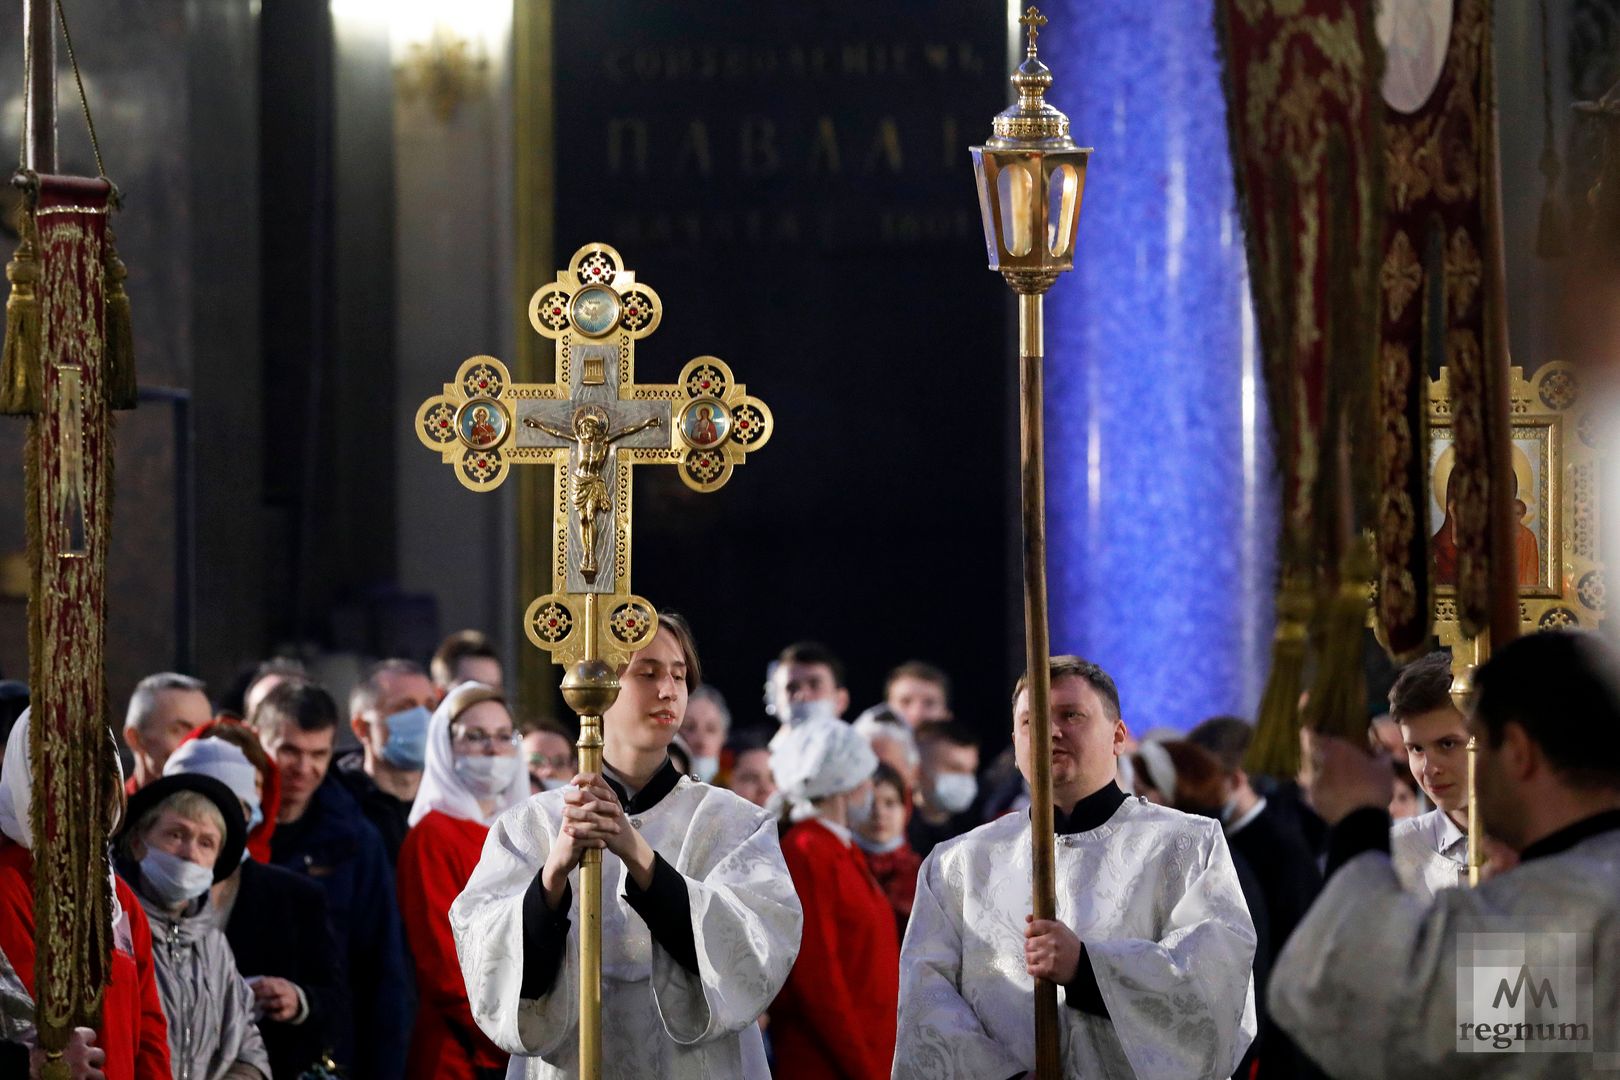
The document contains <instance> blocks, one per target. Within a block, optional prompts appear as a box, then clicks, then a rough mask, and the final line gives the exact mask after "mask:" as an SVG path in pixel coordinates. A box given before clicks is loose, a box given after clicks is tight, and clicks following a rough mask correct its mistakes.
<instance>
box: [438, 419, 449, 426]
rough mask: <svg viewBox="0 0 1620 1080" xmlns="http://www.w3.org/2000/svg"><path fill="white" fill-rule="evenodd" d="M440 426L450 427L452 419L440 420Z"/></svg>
mask: <svg viewBox="0 0 1620 1080" xmlns="http://www.w3.org/2000/svg"><path fill="white" fill-rule="evenodd" d="M439 426H440V427H449V426H450V421H448V420H440V421H439Z"/></svg>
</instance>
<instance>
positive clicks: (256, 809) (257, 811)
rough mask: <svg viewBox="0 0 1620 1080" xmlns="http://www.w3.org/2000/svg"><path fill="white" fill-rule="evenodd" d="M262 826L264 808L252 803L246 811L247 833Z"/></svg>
mask: <svg viewBox="0 0 1620 1080" xmlns="http://www.w3.org/2000/svg"><path fill="white" fill-rule="evenodd" d="M263 824H264V807H262V806H260V805H259V804H258V803H254V804H253V805H252V806H251V807H249V809H248V820H247V831H248V832H252V831H253V830H254V829H257V828H258V827H259V826H260V825H263Z"/></svg>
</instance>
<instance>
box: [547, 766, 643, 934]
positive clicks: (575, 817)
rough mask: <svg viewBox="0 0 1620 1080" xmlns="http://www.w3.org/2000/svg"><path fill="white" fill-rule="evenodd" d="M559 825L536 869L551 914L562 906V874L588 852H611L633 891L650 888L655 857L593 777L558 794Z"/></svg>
mask: <svg viewBox="0 0 1620 1080" xmlns="http://www.w3.org/2000/svg"><path fill="white" fill-rule="evenodd" d="M563 803H564V806H563V814H562V817H563V824H562V828H561V829H560V830H559V831H558V833H557V838H556V840H555V841H554V842H553V843H552V846H551V852H550V853H549V854H548V855H547V856H546V864H545V866H544V867H542V868H541V870H540V886H541V888H543V889H544V890H545V893H546V904H547V906H548V907H550V908H551V909H552V910H554V911H555V910H556V909H557V908H559V907H560V906H561V905H562V899H563V891H564V889H565V888H566V887H567V884H568V875H569V874H570V873H572V872H573V869H574V867H576V866H578V865H579V864H580V863H581V862H582V861H584V858H585V853H586V852H587V851H591V850H597V851H602V850H606V851H611V852H612V853H613V854H615V855H617V856H618V857H619V858H620V860H622V861H623V862H624V866H625V870H626V871H627V872H628V873H629V874H630V880H632V881H634V882H635V883H636V887H637V888H641V889H645V888H647V887H649V886H650V885H651V884H652V878H653V866H654V864H655V862H656V859H657V855H656V853H655V852H654V851H653V849H652V845H651V844H649V843H647V841H646V838H645V837H643V836H642V835H641V832H640V831H639V830H638V829H636V828H635V826H633V825H631V824H630V819H629V818H628V817H627V816H626V815H625V812H624V807H623V806H622V805H621V804H620V802H619V797H618V795H616V794H615V793H614V791H613V789H612V788H611V787H609V786H608V783H607V781H606V780H603V779H602V777H601V776H599V775H597V774H596V773H580V774H579V775H577V776H575V777H574V779H573V780H571V781H570V782H569V786H568V787H567V788H566V789H564V791H563Z"/></svg>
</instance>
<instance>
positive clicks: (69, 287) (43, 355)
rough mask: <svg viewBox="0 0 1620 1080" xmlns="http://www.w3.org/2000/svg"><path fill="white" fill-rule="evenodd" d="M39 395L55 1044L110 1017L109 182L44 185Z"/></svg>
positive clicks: (36, 457) (42, 712)
mask: <svg viewBox="0 0 1620 1080" xmlns="http://www.w3.org/2000/svg"><path fill="white" fill-rule="evenodd" d="M32 179H33V180H34V181H35V185H34V187H33V190H32V192H31V204H32V205H31V213H30V217H31V219H32V229H33V232H34V236H35V250H36V258H37V261H38V278H37V280H38V285H37V290H36V295H37V303H38V305H39V309H38V318H39V324H38V342H39V351H38V356H37V358H36V360H37V363H38V365H39V367H38V369H37V371H36V372H34V373H33V374H34V375H35V376H37V383H35V385H37V386H38V387H39V398H38V402H37V405H36V412H35V415H34V418H33V420H32V421H31V423H30V425H29V438H28V455H27V457H28V465H27V467H28V554H29V559H30V562H31V563H32V567H33V572H34V589H33V592H32V595H31V597H30V600H29V607H28V612H29V634H30V642H29V659H30V668H31V671H30V675H31V678H30V682H31V684H32V689H33V699H32V706H33V713H32V716H33V721H32V732H31V734H32V740H33V741H32V744H31V752H32V758H33V767H34V798H33V830H34V897H35V900H34V903H35V920H36V948H37V955H36V968H35V973H36V974H35V979H36V988H35V997H36V1001H37V1016H38V1024H39V1028H40V1033H41V1037H42V1040H43V1041H44V1042H45V1045H52V1043H53V1041H54V1040H53V1039H52V1036H54V1035H59V1034H60V1033H61V1032H63V1031H64V1030H65V1029H71V1028H72V1027H73V1026H74V1024H75V1023H84V1022H86V1020H87V1018H89V1017H92V1016H94V1015H95V1013H96V1012H97V1010H98V1009H99V1005H100V997H101V989H102V986H103V985H104V983H105V981H106V976H107V970H108V968H107V963H108V954H109V948H110V945H111V941H110V933H111V915H110V912H111V903H112V897H111V891H110V886H109V877H108V864H107V834H108V828H109V826H110V824H111V821H110V818H111V812H112V810H113V809H114V807H115V806H116V805H117V803H116V795H115V792H116V791H117V789H118V784H117V765H116V762H115V759H114V748H113V744H112V741H111V734H110V726H109V723H108V720H109V717H108V711H107V689H106V680H105V673H104V666H103V655H104V647H105V639H106V618H105V615H106V554H107V531H108V518H109V509H110V508H109V494H110V474H111V468H112V442H111V427H110V414H109V409H108V398H107V393H108V379H107V364H106V357H105V340H104V334H105V325H104V322H105V296H104V275H105V273H106V265H105V258H106V249H105V242H106V226H107V214H108V210H109V200H110V196H111V193H112V188H111V185H110V184H109V183H108V182H107V181H105V180H86V179H79V178H74V177H60V176H39V177H35V178H32Z"/></svg>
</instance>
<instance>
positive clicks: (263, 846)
mask: <svg viewBox="0 0 1620 1080" xmlns="http://www.w3.org/2000/svg"><path fill="white" fill-rule="evenodd" d="M221 727H231V728H241V729H242V730H243V731H251V730H252V729H251V728H249V727H248V726H247V725H246V724H244V723H242V721H240V720H237V719H236V718H234V717H231V716H220V717H217V718H215V719H213V720H210V721H208V723H206V724H198V725H197V726H196V727H194V728H192V729H191V732H190V734H188V735H187V736H186V737H185V738H184V739H181V740H180V741H181V742H182V743H188V742H190V741H191V740H192V739H201V738H205V737H207V736H209V735H210V733H211V732H213V731H214V729H215V728H221ZM254 738H258V736H257V735H255V736H254ZM267 756H268V755H267ZM259 780H260V781H261V785H262V790H261V791H260V792H259V810H260V812H261V813H263V815H264V820H263V821H261V822H259V824H258V826H257V827H256V828H255V829H254V830H253V831H252V832H250V833H248V837H247V849H248V854H249V855H252V856H253V861H254V862H256V863H259V864H260V865H263V866H269V865H270V838H271V837H272V836H274V835H275V833H276V815H277V814H279V813H280V812H281V770H280V769H278V768H276V759H275V758H269V760H268V761H267V762H266V764H265V767H264V768H262V769H259ZM131 794H134V793H133V792H131Z"/></svg>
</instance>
